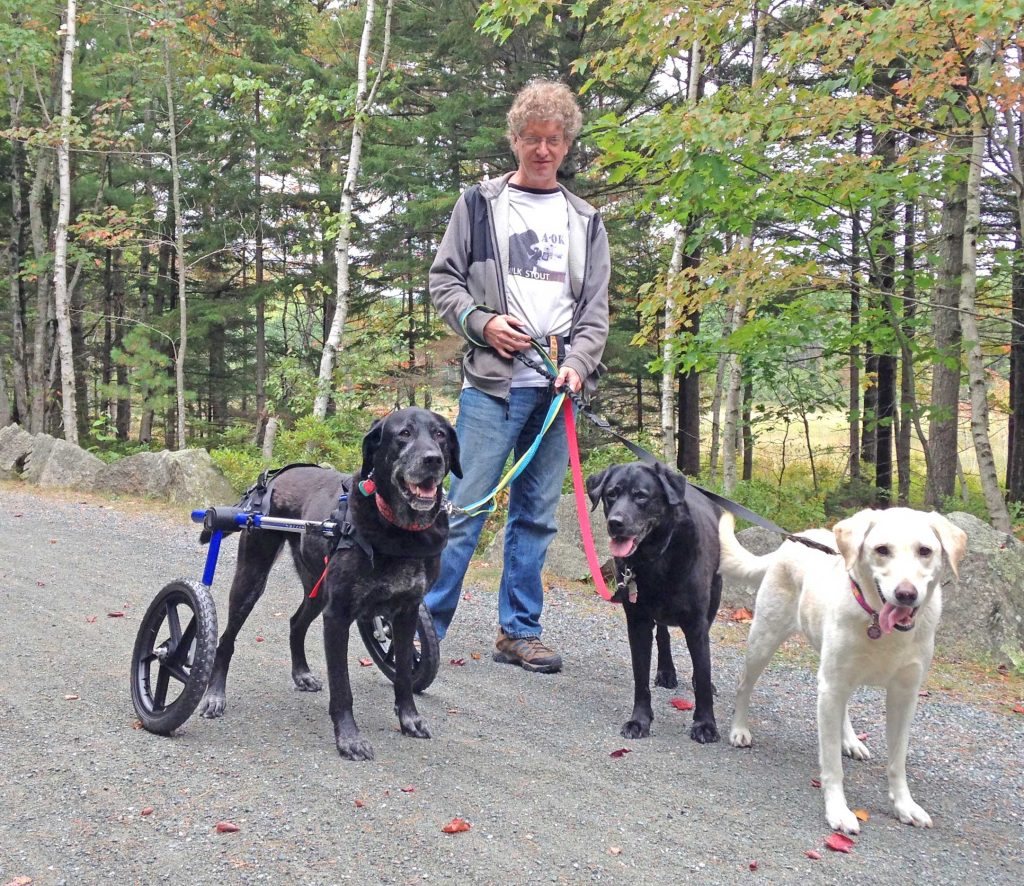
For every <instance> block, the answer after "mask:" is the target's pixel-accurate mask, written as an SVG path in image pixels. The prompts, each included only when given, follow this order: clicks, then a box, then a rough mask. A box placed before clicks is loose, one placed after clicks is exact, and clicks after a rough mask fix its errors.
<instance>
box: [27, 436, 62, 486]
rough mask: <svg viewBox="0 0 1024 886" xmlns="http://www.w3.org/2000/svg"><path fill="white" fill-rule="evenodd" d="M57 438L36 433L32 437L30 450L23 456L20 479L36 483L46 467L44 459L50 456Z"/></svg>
mask: <svg viewBox="0 0 1024 886" xmlns="http://www.w3.org/2000/svg"><path fill="white" fill-rule="evenodd" d="M56 444H57V438H56V437H51V436H50V435H49V434H36V435H35V436H34V437H33V438H32V451H31V452H29V454H28V455H27V456H26V457H25V468H24V470H23V471H22V472H21V479H22V480H24V481H26V482H27V483H38V482H39V478H40V477H42V476H43V470H44V469H45V468H46V460H47V459H48V458H49V457H50V453H51V452H52V451H53V447H54V446H55V445H56Z"/></svg>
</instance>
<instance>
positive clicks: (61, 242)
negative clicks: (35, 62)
mask: <svg viewBox="0 0 1024 886" xmlns="http://www.w3.org/2000/svg"><path fill="white" fill-rule="evenodd" d="M62 30H63V32H64V61H63V66H62V69H61V79H60V141H59V142H58V143H57V175H58V178H59V180H60V199H59V202H58V204H57V229H56V232H55V235H54V250H53V264H54V271H53V298H54V308H55V311H56V315H57V343H58V347H59V348H60V384H61V413H62V417H63V420H64V439H65V440H67V441H68V443H74V444H76V445H77V443H78V410H77V407H76V402H75V365H74V348H73V345H72V340H71V300H70V294H69V292H68V222H69V221H70V218H71V92H72V73H73V67H74V60H75V0H67V13H66V15H65V19H64V25H63V27H62Z"/></svg>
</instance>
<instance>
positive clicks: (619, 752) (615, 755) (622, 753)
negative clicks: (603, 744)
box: [608, 748, 629, 760]
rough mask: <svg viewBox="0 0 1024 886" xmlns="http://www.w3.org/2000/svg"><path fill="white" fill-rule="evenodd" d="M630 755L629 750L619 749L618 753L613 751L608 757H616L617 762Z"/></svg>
mask: <svg viewBox="0 0 1024 886" xmlns="http://www.w3.org/2000/svg"><path fill="white" fill-rule="evenodd" d="M628 753H629V748H619V749H618V750H617V751H612V752H611V753H610V754H609V755H608V756H609V757H614V758H615V759H616V760H618V759H619V757H625V756H626V754H628Z"/></svg>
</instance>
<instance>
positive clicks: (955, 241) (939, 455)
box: [925, 152, 967, 509]
mask: <svg viewBox="0 0 1024 886" xmlns="http://www.w3.org/2000/svg"><path fill="white" fill-rule="evenodd" d="M948 163H949V169H948V170H947V177H949V178H955V179H956V183H955V184H954V185H953V187H952V188H951V189H950V190H949V192H948V193H949V196H948V197H947V198H946V202H945V203H944V204H943V207H942V221H941V223H940V228H941V233H940V236H939V268H938V278H937V280H936V284H935V288H934V291H933V295H932V338H933V340H934V342H935V351H936V354H937V358H936V360H935V363H934V366H933V367H932V389H931V397H930V399H931V414H930V416H929V421H928V443H929V445H930V448H931V453H932V465H931V470H929V472H928V480H927V483H926V485H925V505H927V506H928V507H930V508H936V509H938V508H941V507H943V505H944V504H945V502H946V501H947V500H948V499H950V498H952V496H953V494H954V492H955V487H956V470H957V452H958V448H959V446H958V440H957V436H958V435H957V430H958V425H959V421H958V406H959V403H960V372H961V367H960V360H961V331H960V316H959V314H958V313H957V305H958V304H959V302H960V269H961V266H962V265H963V249H964V223H965V219H966V213H967V201H966V195H967V182H966V180H965V177H964V175H963V157H962V156H960V155H958V154H957V153H955V152H954V153H951V154H950V155H949V159H948Z"/></svg>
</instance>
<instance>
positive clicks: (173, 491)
mask: <svg viewBox="0 0 1024 886" xmlns="http://www.w3.org/2000/svg"><path fill="white" fill-rule="evenodd" d="M161 454H162V455H165V456H166V457H167V463H168V464H167V475H168V488H167V497H168V499H170V500H171V501H172V502H177V503H179V504H193V505H231V504H235V502H237V501H238V493H237V492H236V491H235V489H234V487H233V486H232V485H231V484H230V483H229V482H228V480H227V477H225V476H224V474H222V473H221V470H220V468H218V467H217V466H216V465H215V464H214V463H213V459H212V458H210V453H209V452H207V451H206V450H205V449H185V450H182V451H181V452H165V453H161Z"/></svg>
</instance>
